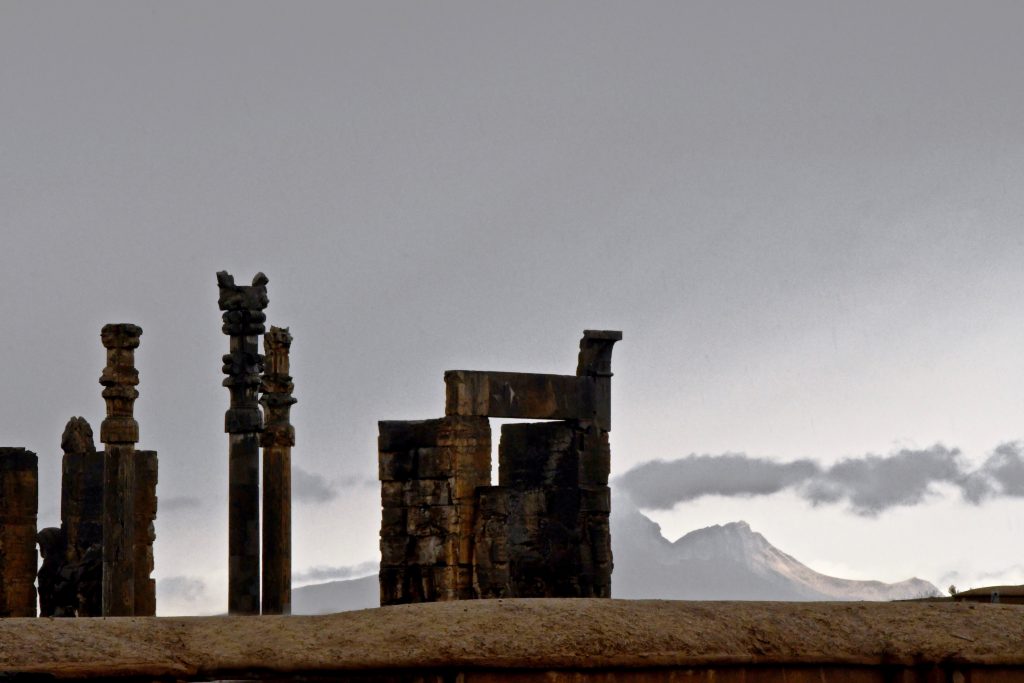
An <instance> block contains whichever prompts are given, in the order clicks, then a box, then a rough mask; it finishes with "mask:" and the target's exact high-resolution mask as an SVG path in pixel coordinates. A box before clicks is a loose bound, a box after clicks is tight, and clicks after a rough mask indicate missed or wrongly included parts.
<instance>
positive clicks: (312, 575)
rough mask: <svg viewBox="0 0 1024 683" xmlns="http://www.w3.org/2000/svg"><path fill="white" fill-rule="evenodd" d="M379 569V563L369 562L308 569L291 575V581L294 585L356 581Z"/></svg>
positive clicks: (375, 561)
mask: <svg viewBox="0 0 1024 683" xmlns="http://www.w3.org/2000/svg"><path fill="white" fill-rule="evenodd" d="M379 568H380V562H378V561H377V560H370V561H367V562H360V563H359V564H352V565H344V566H340V567H328V566H317V567H310V568H309V569H306V570H304V571H300V572H295V573H294V574H292V581H293V582H295V583H303V584H304V583H313V582H323V581H338V580H341V579H357V578H360V577H363V576H369V575H370V574H376V573H377V570H378V569H379Z"/></svg>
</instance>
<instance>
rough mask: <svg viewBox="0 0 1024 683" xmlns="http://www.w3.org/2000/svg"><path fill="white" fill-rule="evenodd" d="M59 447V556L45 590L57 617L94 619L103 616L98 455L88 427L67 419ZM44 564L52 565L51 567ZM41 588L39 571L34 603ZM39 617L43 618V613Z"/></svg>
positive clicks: (83, 422) (80, 420)
mask: <svg viewBox="0 0 1024 683" xmlns="http://www.w3.org/2000/svg"><path fill="white" fill-rule="evenodd" d="M60 445H61V449H62V450H63V451H64V457H63V459H62V461H61V495H60V538H59V543H61V544H63V547H64V553H63V556H62V558H61V559H62V562H61V563H60V565H59V567H58V568H57V569H56V573H55V574H54V575H53V576H51V577H50V578H51V580H53V581H54V582H55V585H53V586H52V587H50V590H51V591H52V592H53V593H54V595H56V596H58V599H57V602H58V603H59V604H55V609H54V611H55V612H61V616H80V617H98V616H101V615H102V614H103V589H102V583H103V563H102V555H103V459H104V452H103V451H97V450H96V446H95V443H94V442H93V432H92V427H91V426H89V423H88V422H87V421H86V420H85V418H82V417H72V418H71V419H70V420H68V423H67V425H66V426H65V427H64V434H63V435H62V436H61V444H60ZM57 542H58V541H56V540H55V541H54V543H55V544H56V543H57ZM40 549H41V550H42V543H40ZM97 558H99V560H100V561H98V562H97V561H96V559H97ZM44 564H47V562H46V561H45V560H44ZM50 564H51V565H52V566H56V564H55V563H54V562H50ZM43 588H44V577H43V572H42V570H40V577H39V590H40V603H42V599H41V595H42V592H43ZM41 614H42V616H49V615H47V614H46V610H45V609H43V610H41Z"/></svg>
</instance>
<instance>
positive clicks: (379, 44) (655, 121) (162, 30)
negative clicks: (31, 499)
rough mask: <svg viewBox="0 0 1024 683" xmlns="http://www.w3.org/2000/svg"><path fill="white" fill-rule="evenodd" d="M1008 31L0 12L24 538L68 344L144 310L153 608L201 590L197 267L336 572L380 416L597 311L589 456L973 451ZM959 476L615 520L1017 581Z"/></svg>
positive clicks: (953, 24)
mask: <svg viewBox="0 0 1024 683" xmlns="http://www.w3.org/2000/svg"><path fill="white" fill-rule="evenodd" d="M1022 27H1024V4H1021V3H1019V2H1012V1H1006V2H995V1H988V2H986V1H984V0H981V1H977V2H971V3H963V2H943V1H941V0H939V1H936V0H914V1H898V0H897V1H887V2H846V3H839V2H828V1H826V2H821V1H818V0H815V1H813V2H812V1H807V2H793V1H781V2H771V3H766V2H755V1H746V2H729V3H726V2H720V1H718V0H715V1H708V2H693V1H685V0H681V1H678V2H620V3H608V2H590V1H588V2H559V3H546V2H523V3H492V2H430V1H427V2H401V3H399V2H360V3H356V2H349V3H340V2H339V3H326V2H325V3H314V2H280V3H267V2H219V3H201V2H180V3H157V2H135V1H132V2H90V3H84V2H83V3H72V2H64V3H52V2H36V1H32V2H27V1H26V2H10V1H3V0H0V236H2V242H0V244H2V251H0V259H2V267H0V288H2V291H3V295H2V298H0V320H2V321H3V323H4V335H3V350H4V358H5V363H4V370H3V377H4V386H5V396H6V398H5V399H4V401H3V404H2V405H3V412H2V417H0V442H2V443H3V444H4V445H11V446H25V447H27V448H29V449H31V450H34V451H36V452H37V453H38V454H39V456H40V487H41V504H40V524H41V526H43V525H51V524H56V523H58V521H59V510H58V506H59V478H60V453H61V451H60V434H61V431H62V429H63V426H64V423H65V421H66V420H67V419H68V418H69V417H70V416H72V415H83V416H85V417H86V418H87V419H89V421H90V422H91V423H92V425H93V427H94V429H95V430H96V431H97V433H98V427H99V423H100V421H101V420H102V416H103V401H102V399H101V397H100V389H101V388H100V386H99V384H98V383H97V380H98V378H99V374H100V370H101V369H102V367H103V365H104V353H103V348H102V346H101V345H100V340H99V331H100V328H101V327H102V325H103V324H104V323H107V322H133V323H136V324H138V325H140V326H142V328H143V330H144V333H143V336H142V345H141V347H140V349H139V350H138V352H137V354H136V356H137V363H138V367H139V369H140V373H141V380H142V383H141V385H140V387H139V389H140V392H141V397H140V398H139V400H138V402H137V403H136V416H137V418H138V419H139V422H140V425H141V435H142V441H141V443H140V444H139V446H140V447H142V448H148V449H155V450H157V451H158V452H159V454H160V485H159V496H160V515H159V520H158V522H157V534H158V541H157V560H156V561H157V569H156V576H157V578H158V580H159V582H160V584H159V585H160V587H161V588H160V590H161V594H160V595H161V603H160V604H161V612H162V613H172V612H190V611H191V612H210V611H223V609H224V608H225V605H226V580H227V579H226V577H227V548H226V533H227V530H226V522H227V504H226V491H227V437H226V436H225V435H224V433H223V431H222V429H223V413H224V410H225V408H226V407H227V403H228V392H227V390H226V389H224V388H223V387H222V386H221V384H220V382H221V379H222V375H221V372H220V364H221V361H220V358H221V355H222V354H223V353H225V352H226V349H227V338H226V337H224V336H223V335H222V334H221V332H220V313H219V311H218V310H217V288H216V280H215V276H214V274H215V272H216V271H218V270H222V269H226V270H228V271H230V272H231V273H232V274H234V275H235V277H236V279H238V280H239V281H248V280H249V279H250V278H251V277H252V275H253V274H254V273H255V272H256V271H259V270H262V271H264V272H265V273H266V274H267V276H268V277H269V278H270V284H269V287H268V289H269V296H270V306H269V308H268V310H267V314H268V318H269V322H271V323H273V324H276V325H282V326H289V327H290V328H291V331H292V334H293V335H294V337H295V341H294V344H293V347H292V367H293V375H294V377H295V394H296V396H297V398H298V400H299V403H298V404H297V405H296V406H295V408H294V410H293V417H294V420H293V421H294V424H295V426H296V431H297V434H298V445H297V447H296V449H295V451H294V454H293V458H294V464H295V466H296V468H297V470H296V474H295V477H296V502H295V508H294V529H295V534H294V535H295V547H294V551H295V552H294V572H295V574H296V577H297V578H300V579H301V578H303V577H304V576H305V577H313V576H316V577H319V578H324V577H328V578H329V577H334V578H336V577H339V576H344V575H346V571H348V570H346V569H345V568H346V567H353V566H356V565H359V566H358V567H356V569H354V570H351V571H349V575H351V573H352V572H355V573H356V574H358V573H359V572H360V571H362V572H364V573H369V572H372V571H373V569H372V567H373V563H374V562H376V560H377V558H378V555H377V533H378V529H379V524H380V517H379V490H378V488H377V484H376V421H377V420H379V419H417V418H429V417H437V416H440V415H442V414H443V383H442V375H443V372H444V370H446V369H452V368H467V369H494V370H517V371H535V372H559V373H566V374H571V373H573V372H574V370H575V363H576V352H577V348H578V341H579V337H580V334H581V332H582V330H583V329H585V328H599V329H621V330H623V332H624V340H623V341H622V342H621V343H620V344H619V345H618V346H617V348H616V351H615V356H614V360H613V369H614V371H615V373H616V375H615V379H614V381H613V383H614V401H613V410H614V414H615V428H614V431H613V432H612V449H613V450H612V453H613V464H612V468H613V474H615V475H622V474H624V473H626V472H627V471H628V470H630V469H632V468H634V467H636V466H638V465H641V464H642V463H645V462H647V461H651V460H655V459H661V460H666V461H674V460H677V459H680V458H685V457H686V456H688V455H690V454H707V455H712V456H719V455H721V454H725V453H742V454H746V455H747V456H748V457H749V459H756V460H758V461H759V462H761V461H765V462H770V463H778V464H783V463H791V462H794V461H800V460H808V461H811V462H812V463H814V465H813V467H814V468H816V470H815V471H820V472H824V473H825V474H823V475H821V476H823V477H825V476H827V475H828V473H829V472H832V471H831V470H829V469H828V468H829V467H830V466H832V465H834V464H835V463H837V462H839V461H841V460H843V459H847V458H854V459H861V458H863V456H865V455H866V454H875V455H878V456H889V455H890V454H892V453H895V452H896V451H899V450H900V449H904V448H905V449H910V450H915V449H916V450H921V451H922V452H929V453H931V452H934V450H928V451H925V449H931V448H932V447H933V446H934V445H936V444H942V445H944V446H945V447H946V448H948V449H960V450H959V454H956V453H953V452H952V451H950V453H952V455H950V456H949V457H950V458H951V459H954V460H956V463H957V465H956V467H957V468H958V469H957V470H956V472H959V473H961V474H962V473H970V472H976V471H982V470H984V464H983V463H985V461H986V459H987V458H988V457H989V456H990V455H991V454H992V452H993V451H994V450H995V449H996V448H997V447H998V446H1000V445H1001V444H1005V443H1009V442H1014V441H1016V440H1019V439H1024V428H1022V424H1024V382H1022V380H1024V304H1022V301H1021V299H1022V297H1021V293H1022V291H1024V192H1022V191H1021V188H1022V187H1024V69H1022V66H1024V40H1021V29H1022ZM915 457H916V456H915ZM726 460H727V459H722V458H712V459H709V462H711V463H712V465H714V466H717V465H716V464H715V463H722V462H726ZM865 462H868V461H865ZM872 462H874V461H872ZM1014 462H1017V461H1014ZM911 469H912V470H913V469H914V467H911ZM715 471H717V470H715ZM836 471H837V472H838V470H836ZM985 471H988V470H985ZM307 475H308V476H307ZM723 476H724V475H723ZM956 476H959V475H958V474H956V473H954V475H952V478H950V477H947V478H946V479H941V478H940V479H936V480H935V481H934V482H932V481H925V482H924V489H923V490H922V491H919V493H920V494H921V495H918V496H916V497H915V496H912V495H911V496H903V499H902V502H901V503H899V504H895V505H891V506H887V507H886V506H883V509H880V510H876V511H874V512H871V511H868V512H865V510H864V509H858V508H857V506H856V504H855V501H854V499H853V498H852V497H850V498H843V497H842V496H841V495H840V496H839V497H838V498H835V499H834V501H833V502H822V501H821V500H820V499H813V497H808V496H809V494H807V491H809V490H810V489H807V488H800V487H801V486H810V485H811V484H808V483H807V482H804V483H803V484H801V483H799V482H798V483H797V484H793V485H788V486H786V487H782V488H781V489H780V490H779V491H777V492H774V493H770V494H765V495H757V496H750V495H700V492H699V491H697V492H694V493H693V495H692V497H690V498H689V499H687V500H681V502H678V503H677V504H675V505H674V507H671V506H670V507H669V509H663V510H649V513H650V515H651V516H652V518H653V519H655V520H656V521H658V522H659V523H660V524H661V525H662V528H663V530H664V532H665V533H666V535H667V536H669V537H670V538H675V537H677V536H679V535H681V534H683V533H685V532H686V531H689V530H691V529H694V528H699V527H702V526H707V525H709V524H716V523H725V522H730V521H736V520H738V519H745V520H746V521H748V522H749V523H750V524H751V526H752V527H753V528H754V529H755V530H757V531H760V532H762V533H763V534H765V536H766V537H767V538H768V540H769V541H771V542H772V543H774V544H775V545H777V546H778V547H780V548H781V549H783V550H784V551H786V552H788V553H790V554H792V555H794V556H795V557H797V558H798V559H800V560H801V561H803V562H805V563H806V564H808V565H810V566H811V567H813V568H814V569H817V570H819V571H823V572H826V573H832V574H835V575H838V576H843V577H846V578H873V579H882V580H887V581H895V580H901V579H905V578H909V577H910V576H919V577H921V578H925V579H928V580H930V581H933V582H934V583H936V584H937V585H939V587H940V588H943V589H944V588H945V587H946V586H947V585H948V584H949V583H950V582H954V581H955V582H956V583H957V585H958V586H959V587H961V588H965V587H968V586H970V585H984V584H986V583H992V582H998V581H1014V582H1024V559H1022V558H1021V557H1020V555H1019V548H1021V547H1024V516H1022V513H1024V497H1021V493H1024V489H1021V492H1017V491H1016V489H1012V488H1011V487H1010V485H1009V484H1007V483H1006V482H1004V487H1003V488H1002V489H1000V488H998V487H996V488H995V489H993V493H992V494H991V495H989V496H987V497H982V498H981V499H980V500H979V502H977V503H972V502H969V501H967V500H966V499H965V497H964V494H963V493H962V490H966V489H962V487H961V484H960V483H957V481H959V480H957V481H954V479H955V478H956ZM965 476H966V475H965ZM712 478H713V477H712ZM723 481H724V480H723ZM815 481H818V480H815ZM899 481H901V480H899V479H897V478H890V477H885V476H883V477H882V478H881V479H878V478H876V479H871V478H870V477H869V478H868V479H866V480H864V482H862V483H863V484H864V486H867V487H868V488H870V487H871V486H872V485H874V484H877V485H878V486H879V487H881V488H886V487H888V488H887V489H886V490H887V491H889V490H892V489H893V488H894V487H895V488H898V483H899ZM936 482H937V483H936ZM812 483H813V482H812ZM818 483H820V481H819V482H818ZM918 483H919V484H920V482H918ZM961 483H962V482H961ZM712 488H713V487H712ZM733 493H735V492H733ZM741 493H742V492H741ZM897 497H899V496H897ZM815 501H817V504H815ZM317 567H319V568H321V569H320V570H319V571H318V572H312V570H313V569H314V568H317ZM367 567H369V570H368V569H367ZM297 583H298V582H297Z"/></svg>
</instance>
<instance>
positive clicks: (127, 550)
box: [100, 323, 142, 616]
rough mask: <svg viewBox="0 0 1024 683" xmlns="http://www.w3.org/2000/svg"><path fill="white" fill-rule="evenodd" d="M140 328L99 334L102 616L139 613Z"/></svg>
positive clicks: (116, 327) (115, 327) (110, 328)
mask: <svg viewBox="0 0 1024 683" xmlns="http://www.w3.org/2000/svg"><path fill="white" fill-rule="evenodd" d="M141 336H142V328H140V327H139V326H138V325H132V324H130V323H119V324H111V325H104V326H103V330H102V332H101V334H100V338H101V339H102V341H103V346H104V347H105V348H106V349H107V366H106V367H105V368H103V374H102V375H100V384H102V385H103V400H104V401H106V404H107V417H106V419H104V420H103V423H102V424H101V425H100V441H102V442H103V444H104V446H105V448H104V452H103V453H104V454H103V616H132V615H133V614H135V444H136V443H137V442H138V440H139V423H138V422H136V421H135V417H134V415H133V411H134V408H135V399H137V398H138V397H139V392H138V390H137V389H136V388H135V387H136V386H138V384H139V371H138V370H136V369H135V349H137V348H138V346H139V337H141Z"/></svg>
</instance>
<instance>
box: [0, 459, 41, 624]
mask: <svg viewBox="0 0 1024 683" xmlns="http://www.w3.org/2000/svg"><path fill="white" fill-rule="evenodd" d="M38 508H39V460H38V458H37V457H36V454H35V453H33V452H31V451H27V450H25V449H24V448H0V617H34V616H35V615H36V588H35V580H36V561H37V558H36V514H37V512H38Z"/></svg>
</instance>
